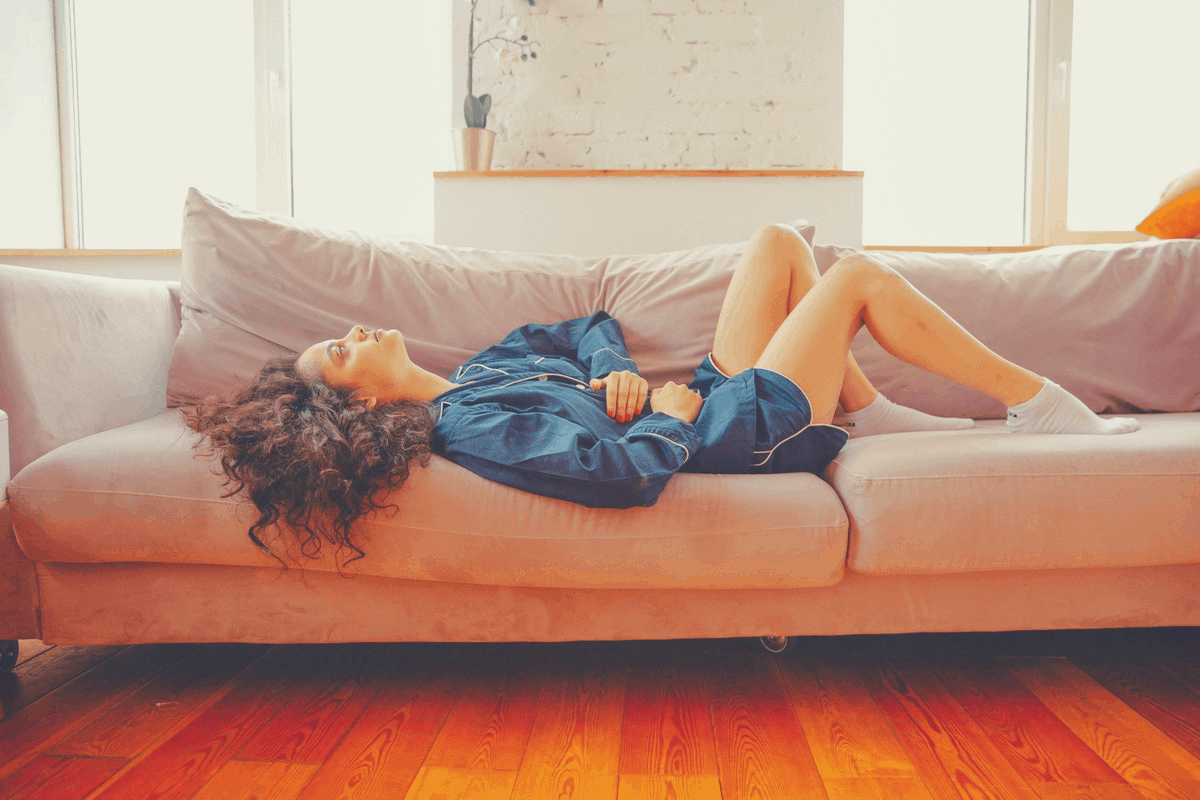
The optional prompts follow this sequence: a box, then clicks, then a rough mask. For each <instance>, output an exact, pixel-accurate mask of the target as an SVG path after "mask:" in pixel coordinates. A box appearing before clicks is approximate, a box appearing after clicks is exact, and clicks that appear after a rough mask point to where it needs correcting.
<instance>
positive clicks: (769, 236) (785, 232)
mask: <svg viewBox="0 0 1200 800" xmlns="http://www.w3.org/2000/svg"><path fill="white" fill-rule="evenodd" d="M751 243H752V244H754V245H757V246H767V247H770V248H772V249H774V250H779V251H784V252H790V253H806V254H808V253H811V252H812V248H810V247H809V246H808V242H807V241H805V239H804V237H803V236H801V235H800V234H799V233H797V232H796V229H795V228H793V227H792V226H791V225H783V224H781V223H778V222H775V223H771V224H770V225H763V226H762V227H761V228H759V229H758V230H757V231H755V232H754V237H753V239H752V240H751Z"/></svg>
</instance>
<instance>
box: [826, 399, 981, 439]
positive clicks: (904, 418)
mask: <svg viewBox="0 0 1200 800" xmlns="http://www.w3.org/2000/svg"><path fill="white" fill-rule="evenodd" d="M974 426H975V420H972V419H960V418H957V417H935V416H933V415H932V414H926V413H925V412H923V411H917V410H916V409H915V408H909V407H908V406H901V405H896V404H895V403H893V402H892V401H891V400H888V399H887V398H886V397H884V396H883V395H882V394H876V395H875V399H874V400H872V401H871V402H870V403H869V404H867V405H866V406H865V407H863V408H860V409H859V410H858V411H851V412H849V413H848V414H846V415H845V417H844V422H843V423H842V427H844V428H845V429H846V432H847V433H849V434H850V438H851V439H855V438H858V437H859V436H875V435H877V434H880V433H909V432H912V431H958V430H963V429H965V428H972V427H974Z"/></svg>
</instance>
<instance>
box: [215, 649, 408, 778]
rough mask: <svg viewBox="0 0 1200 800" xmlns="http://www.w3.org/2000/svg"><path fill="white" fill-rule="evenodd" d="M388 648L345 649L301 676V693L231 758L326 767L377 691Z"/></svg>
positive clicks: (389, 652)
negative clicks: (375, 675)
mask: <svg viewBox="0 0 1200 800" xmlns="http://www.w3.org/2000/svg"><path fill="white" fill-rule="evenodd" d="M391 653H392V649H391V648H387V647H380V646H377V645H370V644H352V645H347V646H345V647H343V648H342V649H341V650H340V651H338V652H337V654H336V655H334V656H333V657H332V658H329V659H326V660H323V661H321V662H320V663H319V664H318V665H317V667H316V670H315V671H314V672H313V673H312V674H311V675H307V676H305V678H304V680H303V682H302V683H301V685H300V688H299V691H298V692H296V694H295V696H293V697H292V699H291V701H290V702H289V703H288V705H287V707H286V708H283V709H280V711H279V713H278V714H276V715H275V716H274V718H272V719H271V720H270V721H269V722H268V723H267V724H266V725H264V726H263V727H262V728H260V729H259V730H258V732H257V733H255V734H254V737H253V738H251V739H250V741H248V742H247V743H246V745H245V746H244V747H243V748H242V749H241V750H240V751H239V752H238V753H237V754H236V755H235V758H237V759H238V760H240V761H297V762H308V763H315V764H321V763H324V762H325V760H326V759H327V758H329V754H330V753H332V752H333V749H334V748H335V747H337V745H338V743H339V742H341V740H342V737H343V736H345V735H346V732H347V731H348V730H350V728H351V727H352V726H353V725H354V723H355V721H356V720H357V719H358V718H359V716H361V715H362V713H363V711H364V710H365V709H366V707H367V704H368V703H370V702H371V699H372V698H374V696H375V695H376V694H378V692H379V688H380V687H379V683H378V681H377V680H371V674H372V673H373V672H377V671H378V669H379V668H380V667H381V666H382V665H383V663H384V662H385V661H386V660H387V659H388V658H390V657H391V656H390V654H391Z"/></svg>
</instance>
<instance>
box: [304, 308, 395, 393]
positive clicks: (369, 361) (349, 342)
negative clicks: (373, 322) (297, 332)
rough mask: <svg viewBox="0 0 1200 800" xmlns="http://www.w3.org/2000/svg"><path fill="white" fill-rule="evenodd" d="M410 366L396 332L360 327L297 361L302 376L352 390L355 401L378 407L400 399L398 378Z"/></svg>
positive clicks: (323, 343)
mask: <svg viewBox="0 0 1200 800" xmlns="http://www.w3.org/2000/svg"><path fill="white" fill-rule="evenodd" d="M411 366H412V362H411V361H410V360H409V358H408V350H407V348H406V347H405V346H404V337H403V336H401V335H400V332H399V331H385V330H374V331H368V330H367V329H366V328H364V327H363V326H362V325H355V326H354V327H353V328H351V329H350V330H349V332H348V333H347V334H346V335H345V336H343V337H342V338H340V339H329V340H327V341H324V342H317V343H316V344H314V345H313V346H312V347H310V348H308V349H307V350H305V351H304V352H303V353H301V354H300V357H299V358H297V359H296V367H297V368H298V369H299V370H300V372H301V374H303V375H306V376H310V377H312V378H316V379H319V380H321V381H322V382H324V383H325V384H327V385H329V386H337V387H341V388H353V389H355V393H354V395H355V397H357V398H363V399H366V398H375V401H376V402H379V403H390V402H394V401H395V400H400V399H403V394H402V384H401V378H402V376H403V374H404V372H405V371H407V370H408V369H409V368H410V367H411ZM372 405H373V403H372Z"/></svg>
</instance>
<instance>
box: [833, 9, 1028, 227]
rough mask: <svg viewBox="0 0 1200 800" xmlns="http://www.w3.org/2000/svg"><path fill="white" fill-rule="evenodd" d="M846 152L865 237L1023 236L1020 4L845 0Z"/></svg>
mask: <svg viewBox="0 0 1200 800" xmlns="http://www.w3.org/2000/svg"><path fill="white" fill-rule="evenodd" d="M845 12H846V21H845V31H846V34H845V50H844V54H845V65H846V67H845V82H844V86H845V101H844V121H843V130H844V153H843V161H844V162H845V163H846V165H847V168H848V169H861V170H864V171H865V176H864V179H863V241H864V242H867V243H870V244H875V243H886V244H891V245H921V244H946V245H967V244H978V243H981V242H985V243H988V244H1020V243H1021V241H1022V237H1023V233H1024V219H1023V215H1024V202H1025V100H1026V98H1025V96H1026V86H1027V83H1028V77H1027V71H1028V60H1029V50H1028V39H1029V9H1028V6H1027V5H1026V3H1024V2H1013V1H1012V0H1005V2H1001V3H980V2H975V1H974V0H973V1H972V2H963V0H905V2H903V3H883V2H879V1H878V0H846V3H845Z"/></svg>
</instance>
